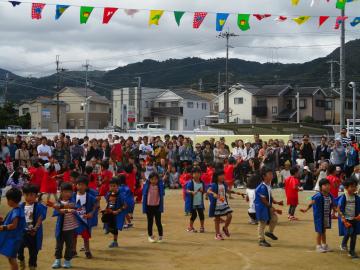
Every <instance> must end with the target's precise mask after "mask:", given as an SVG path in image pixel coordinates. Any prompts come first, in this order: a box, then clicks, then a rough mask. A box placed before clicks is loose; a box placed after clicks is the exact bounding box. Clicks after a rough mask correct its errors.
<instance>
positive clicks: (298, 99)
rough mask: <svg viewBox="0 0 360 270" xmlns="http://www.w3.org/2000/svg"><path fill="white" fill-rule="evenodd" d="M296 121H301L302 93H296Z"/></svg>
mask: <svg viewBox="0 0 360 270" xmlns="http://www.w3.org/2000/svg"><path fill="white" fill-rule="evenodd" d="M296 123H298V124H299V123H300V93H299V92H297V94H296Z"/></svg>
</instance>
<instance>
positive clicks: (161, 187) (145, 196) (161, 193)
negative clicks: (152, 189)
mask: <svg viewBox="0 0 360 270" xmlns="http://www.w3.org/2000/svg"><path fill="white" fill-rule="evenodd" d="M149 186H150V181H149V180H147V181H146V182H145V184H144V186H143V202H142V206H143V213H144V214H146V212H147V199H148V193H149ZM158 187H159V196H160V204H159V210H160V212H161V213H163V212H164V196H165V189H164V182H163V181H162V180H159V181H158Z"/></svg>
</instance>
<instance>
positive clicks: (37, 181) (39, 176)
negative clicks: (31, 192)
mask: <svg viewBox="0 0 360 270" xmlns="http://www.w3.org/2000/svg"><path fill="white" fill-rule="evenodd" d="M44 173H45V169H44V167H43V166H41V164H40V162H38V161H35V162H33V165H32V167H30V168H29V175H30V183H31V184H33V185H36V186H37V187H38V188H39V189H40V186H41V182H42V180H43V177H44Z"/></svg>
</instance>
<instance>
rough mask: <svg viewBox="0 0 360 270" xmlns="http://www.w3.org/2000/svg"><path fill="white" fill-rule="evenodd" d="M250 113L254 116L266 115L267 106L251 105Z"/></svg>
mask: <svg viewBox="0 0 360 270" xmlns="http://www.w3.org/2000/svg"><path fill="white" fill-rule="evenodd" d="M252 114H253V115H254V116H256V117H265V116H267V107H253V108H252Z"/></svg>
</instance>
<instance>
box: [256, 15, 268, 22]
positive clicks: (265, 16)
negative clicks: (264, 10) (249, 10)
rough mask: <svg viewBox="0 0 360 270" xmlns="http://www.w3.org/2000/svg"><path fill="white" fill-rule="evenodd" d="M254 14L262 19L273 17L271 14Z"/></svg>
mask: <svg viewBox="0 0 360 270" xmlns="http://www.w3.org/2000/svg"><path fill="white" fill-rule="evenodd" d="M253 16H254V17H255V18H256V19H258V20H259V21H261V20H262V19H265V18H269V17H271V14H253Z"/></svg>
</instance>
